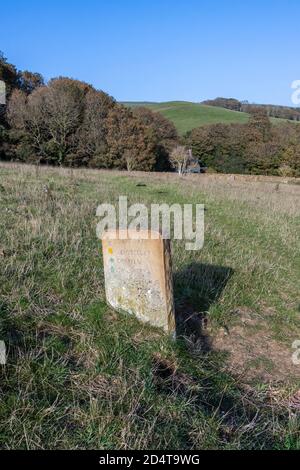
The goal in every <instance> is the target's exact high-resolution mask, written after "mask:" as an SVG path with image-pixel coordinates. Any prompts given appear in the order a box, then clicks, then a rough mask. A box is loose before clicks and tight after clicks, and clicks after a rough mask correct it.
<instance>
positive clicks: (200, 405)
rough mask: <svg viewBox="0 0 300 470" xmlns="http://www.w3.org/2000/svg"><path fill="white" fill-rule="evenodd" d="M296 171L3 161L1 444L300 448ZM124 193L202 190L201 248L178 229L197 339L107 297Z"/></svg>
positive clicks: (178, 284)
mask: <svg viewBox="0 0 300 470" xmlns="http://www.w3.org/2000/svg"><path fill="white" fill-rule="evenodd" d="M141 183H143V184H141ZM296 183H297V181H290V182H289V181H285V180H284V179H279V178H277V179H276V178H273V179H272V178H265V179H264V178H261V179H259V180H257V179H255V178H253V179H251V177H248V178H245V177H244V178H243V177H232V176H216V177H215V176H213V175H212V176H210V175H190V176H187V177H183V178H180V177H178V176H177V175H175V174H146V173H144V174H143V173H131V174H130V173H121V172H108V171H107V172H105V171H96V170H69V169H55V168H40V169H38V168H34V167H31V166H25V165H24V166H21V165H13V164H0V211H1V226H0V266H1V274H0V275H1V279H0V283H1V296H0V340H4V341H5V343H6V345H7V348H8V359H7V365H5V366H0V448H2V449H11V448H18V449H26V448H27V449H47V448H50V449H54V448H55V449H92V448H96V449H113V448H119V449H199V448H201V449H299V448H300V431H299V429H300V426H299V424H300V419H299V411H300V399H299V393H298V394H297V391H298V390H299V388H300V387H299V385H300V365H298V366H297V365H294V364H293V362H292V354H293V352H294V349H293V348H292V343H293V342H294V341H295V340H300V320H299V275H300V266H299V258H300V257H299V228H300V208H299V197H300V186H299V184H296ZM120 194H122V195H128V197H129V201H130V202H137V201H138V202H144V203H146V204H151V202H167V203H173V202H178V203H182V204H183V203H190V202H194V203H196V202H197V203H204V204H205V207H206V211H205V244H204V248H203V250H201V251H199V252H188V251H185V250H184V248H183V243H184V241H175V242H174V243H173V271H174V291H175V304H176V315H178V316H181V318H184V319H185V320H186V324H187V326H188V327H189V331H190V335H189V336H187V337H186V338H185V339H181V340H179V341H177V342H174V341H172V340H171V339H170V338H168V336H166V335H165V334H164V333H163V332H161V331H160V330H158V329H155V328H152V327H150V326H148V325H145V324H142V323H140V322H139V321H138V320H136V319H135V318H133V317H131V316H128V315H126V314H120V313H117V312H115V311H113V310H112V309H111V308H109V307H108V306H107V305H106V303H105V294H104V279H103V265H102V256H101V244H100V242H99V240H97V238H96V234H95V228H96V223H97V219H96V217H95V212H96V207H97V206H98V205H99V204H100V203H102V202H114V203H116V202H117V200H118V196H119V195H120Z"/></svg>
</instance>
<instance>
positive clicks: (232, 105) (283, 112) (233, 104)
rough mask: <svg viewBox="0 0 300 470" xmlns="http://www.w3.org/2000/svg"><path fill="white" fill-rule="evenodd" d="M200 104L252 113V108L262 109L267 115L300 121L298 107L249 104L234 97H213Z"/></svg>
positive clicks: (299, 109)
mask: <svg viewBox="0 0 300 470" xmlns="http://www.w3.org/2000/svg"><path fill="white" fill-rule="evenodd" d="M202 104H206V105H208V106H217V107H219V108H225V109H230V110H231V111H240V112H243V113H249V114H250V113H252V112H253V109H257V108H260V109H263V110H265V111H266V112H267V115H268V116H269V117H274V118H281V119H288V120H290V121H300V108H292V107H290V106H279V105H278V106H276V105H273V104H259V105H257V104H251V103H249V102H248V101H239V100H237V99H235V98H221V97H219V98H215V99H213V100H206V101H203V102H202Z"/></svg>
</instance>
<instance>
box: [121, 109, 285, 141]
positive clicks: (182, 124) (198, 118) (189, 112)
mask: <svg viewBox="0 0 300 470" xmlns="http://www.w3.org/2000/svg"><path fill="white" fill-rule="evenodd" d="M123 104H125V105H127V106H130V107H136V106H147V107H149V108H150V109H152V110H153V111H157V112H160V113H162V114H163V115H164V116H165V117H166V118H168V119H170V121H172V122H173V123H174V124H175V126H176V128H177V130H178V132H179V134H181V135H182V134H185V133H186V132H187V131H190V130H192V129H194V128H196V127H199V126H204V125H207V124H218V123H224V124H229V123H240V124H245V123H246V122H248V119H249V114H247V113H241V112H237V111H231V110H229V109H225V108H218V107H215V106H207V105H203V104H198V103H191V102H188V101H169V102H165V103H152V102H147V101H146V102H124V103H123ZM271 121H272V122H273V123H275V124H279V123H280V122H284V120H283V119H273V118H272V119H271Z"/></svg>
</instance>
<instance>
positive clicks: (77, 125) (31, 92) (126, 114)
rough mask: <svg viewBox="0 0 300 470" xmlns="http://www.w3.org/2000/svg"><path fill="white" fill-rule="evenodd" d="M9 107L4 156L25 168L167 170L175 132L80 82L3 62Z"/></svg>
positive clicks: (0, 73) (1, 145)
mask: <svg viewBox="0 0 300 470" xmlns="http://www.w3.org/2000/svg"><path fill="white" fill-rule="evenodd" d="M0 80H3V81H5V83H6V92H7V105H6V106H5V107H3V108H2V113H1V121H0V156H1V158H2V159H7V160H18V161H23V162H36V163H49V164H54V165H66V166H87V167H91V168H116V169H127V170H145V171H152V170H160V171H163V170H168V169H170V158H169V155H170V152H171V150H172V149H173V148H174V147H175V146H176V145H177V144H178V142H179V136H178V134H177V131H176V128H175V126H174V125H173V123H171V122H170V121H169V120H167V119H166V118H164V117H163V116H162V115H161V114H158V113H154V112H152V111H150V110H148V109H146V108H136V109H134V110H131V109H129V108H127V107H125V106H123V105H121V104H119V103H117V102H116V101H115V100H114V99H113V98H112V97H111V96H109V95H108V94H107V93H105V92H103V91H99V90H96V89H95V88H94V87H93V86H91V85H89V84H87V83H84V82H82V81H79V80H74V79H71V78H66V77H58V78H54V79H52V80H50V81H49V82H48V83H47V84H45V83H44V80H43V78H42V77H41V75H40V74H35V73H30V72H20V71H17V70H16V68H15V67H14V66H13V65H12V64H9V63H8V62H7V60H6V59H5V58H4V57H3V55H2V56H1V57H0Z"/></svg>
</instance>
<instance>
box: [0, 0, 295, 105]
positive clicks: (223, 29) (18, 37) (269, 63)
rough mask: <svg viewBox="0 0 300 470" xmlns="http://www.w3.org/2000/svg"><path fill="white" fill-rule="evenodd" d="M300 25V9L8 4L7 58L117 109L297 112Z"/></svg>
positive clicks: (143, 2) (230, 4)
mask: <svg viewBox="0 0 300 470" xmlns="http://www.w3.org/2000/svg"><path fill="white" fill-rule="evenodd" d="M299 22H300V1H299V0H288V1H284V0H260V1H258V0H251V1H250V0H244V1H242V0H240V1H239V0H223V1H221V0H210V1H208V0H202V1H201V0H198V1H197V0H185V1H184V0H177V1H176V0H172V1H171V0H139V1H138V0H106V1H104V0H98V1H96V0H85V1H79V0H73V1H71V0H61V1H58V0H52V1H46V0H44V1H41V0H40V1H36V0H27V1H26V2H24V1H18V0H15V1H14V2H8V1H7V2H5V3H4V2H1V6H0V50H2V51H3V52H4V54H5V56H6V57H7V58H8V59H9V61H10V62H12V63H14V64H16V65H17V66H18V68H20V69H29V70H32V71H38V72H41V73H42V74H43V75H44V76H45V78H46V79H49V78H51V77H54V76H58V75H64V76H70V77H73V78H78V79H81V80H85V81H86V82H89V83H92V84H93V85H94V86H95V87H96V88H100V89H103V90H104V91H107V92H108V93H110V94H111V95H113V96H114V97H115V98H117V99H118V100H133V101H134V100H145V101H167V100H189V101H201V100H203V99H206V98H214V97H216V96H225V97H236V98H239V99H248V100H249V101H251V102H258V103H267V102H268V103H277V104H286V105H291V104H292V103H291V93H292V91H291V83H292V81H294V80H297V79H300V61H299V55H300V40H299V29H300V28H299Z"/></svg>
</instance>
